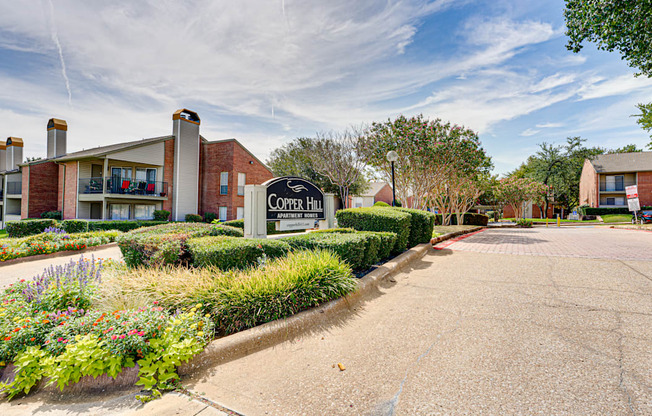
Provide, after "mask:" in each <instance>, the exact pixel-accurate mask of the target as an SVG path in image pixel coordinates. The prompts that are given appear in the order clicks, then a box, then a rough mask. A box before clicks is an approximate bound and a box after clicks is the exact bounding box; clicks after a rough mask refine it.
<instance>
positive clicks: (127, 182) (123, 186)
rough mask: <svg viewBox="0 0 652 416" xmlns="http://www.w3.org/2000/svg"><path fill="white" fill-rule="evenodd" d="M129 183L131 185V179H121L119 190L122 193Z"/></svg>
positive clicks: (125, 190)
mask: <svg viewBox="0 0 652 416" xmlns="http://www.w3.org/2000/svg"><path fill="white" fill-rule="evenodd" d="M129 185H131V181H129V180H126V179H125V180H123V181H122V186H121V187H120V190H121V191H122V193H123V194H124V193H125V192H127V189H129Z"/></svg>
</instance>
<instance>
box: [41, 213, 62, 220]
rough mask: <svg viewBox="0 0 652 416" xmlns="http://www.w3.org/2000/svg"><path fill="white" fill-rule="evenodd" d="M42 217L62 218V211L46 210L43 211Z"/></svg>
mask: <svg viewBox="0 0 652 416" xmlns="http://www.w3.org/2000/svg"><path fill="white" fill-rule="evenodd" d="M41 218H44V219H50V220H61V218H63V217H62V216H61V211H46V212H43V213H41Z"/></svg>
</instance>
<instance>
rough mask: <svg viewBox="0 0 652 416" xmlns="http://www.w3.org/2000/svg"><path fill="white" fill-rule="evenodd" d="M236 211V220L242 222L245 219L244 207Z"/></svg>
mask: <svg viewBox="0 0 652 416" xmlns="http://www.w3.org/2000/svg"><path fill="white" fill-rule="evenodd" d="M236 211H237V213H236V218H235V219H236V220H241V219H242V218H244V207H238V209H237V210H236Z"/></svg>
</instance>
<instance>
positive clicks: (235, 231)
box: [210, 224, 244, 237]
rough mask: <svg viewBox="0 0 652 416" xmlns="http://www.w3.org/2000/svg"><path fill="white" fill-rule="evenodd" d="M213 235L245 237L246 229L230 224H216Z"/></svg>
mask: <svg viewBox="0 0 652 416" xmlns="http://www.w3.org/2000/svg"><path fill="white" fill-rule="evenodd" d="M210 234H211V235H214V236H215V235H224V236H227V237H244V231H242V230H241V229H240V228H236V227H229V226H228V225H222V224H219V225H217V224H214V225H213V229H212V230H211V233H210Z"/></svg>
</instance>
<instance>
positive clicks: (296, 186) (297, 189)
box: [288, 181, 308, 194]
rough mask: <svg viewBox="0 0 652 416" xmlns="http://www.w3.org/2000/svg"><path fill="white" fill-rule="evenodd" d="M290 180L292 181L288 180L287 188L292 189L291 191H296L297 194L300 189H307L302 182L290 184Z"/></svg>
mask: <svg viewBox="0 0 652 416" xmlns="http://www.w3.org/2000/svg"><path fill="white" fill-rule="evenodd" d="M291 182H292V181H288V188H290V189H292V191H293V192H294V193H297V194H298V193H299V192H301V191H307V190H308V188H306V187H305V186H303V185H302V184H298V185H290V183H291Z"/></svg>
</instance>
